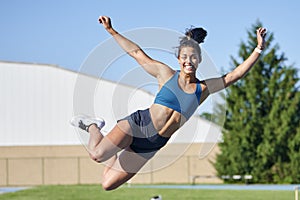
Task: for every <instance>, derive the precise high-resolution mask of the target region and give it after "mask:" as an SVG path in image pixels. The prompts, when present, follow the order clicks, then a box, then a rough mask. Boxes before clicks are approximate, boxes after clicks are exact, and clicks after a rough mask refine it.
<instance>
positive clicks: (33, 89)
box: [0, 62, 221, 146]
mask: <svg viewBox="0 0 300 200" xmlns="http://www.w3.org/2000/svg"><path fill="white" fill-rule="evenodd" d="M81 76H83V75H81ZM77 78H78V74H77V73H76V72H72V71H68V70H65V69H62V68H59V67H57V66H53V65H42V64H32V63H13V62H0V146H18V145H74V144H80V140H79V139H78V136H77V134H76V131H75V129H74V128H73V127H71V126H70V125H69V121H70V119H71V117H72V116H73V113H74V107H73V102H74V88H75V85H76V81H77ZM85 78H86V80H90V81H92V82H97V84H98V85H97V87H96V90H95V93H94V99H93V102H94V104H95V105H94V109H95V110H94V112H95V113H94V114H95V115H97V116H101V117H103V118H104V119H105V120H106V124H107V125H106V126H105V128H104V130H105V131H109V130H110V129H111V128H112V127H113V126H114V124H115V123H116V120H117V119H119V118H120V117H124V116H126V115H127V114H129V113H130V112H132V111H135V110H136V109H144V108H147V107H149V106H150V105H151V103H152V102H153V98H154V97H153V96H152V95H151V94H150V93H147V92H145V91H142V90H134V89H133V88H130V87H128V86H124V85H120V84H115V83H112V82H109V81H105V80H98V79H95V78H93V77H89V76H85ZM116 88H117V89H116ZM122 97H125V98H122ZM127 105H128V106H127ZM76 106H78V105H76ZM82 106H83V107H84V106H85V105H82ZM220 132H221V131H220V128H219V127H217V126H214V125H212V124H211V123H209V122H207V121H205V120H203V119H200V118H198V117H192V118H191V120H190V121H189V122H188V123H187V124H186V125H185V126H184V127H183V128H182V130H181V131H180V132H178V134H177V135H178V136H176V135H175V137H174V138H172V141H171V142H176V143H178V142H179V143H189V142H191V141H194V142H216V141H217V139H218V138H219V136H220Z"/></svg>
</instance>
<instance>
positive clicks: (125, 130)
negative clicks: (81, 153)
mask: <svg viewBox="0 0 300 200" xmlns="http://www.w3.org/2000/svg"><path fill="white" fill-rule="evenodd" d="M131 143H132V135H131V128H130V125H129V123H128V121H127V120H123V121H119V122H118V123H117V124H116V125H115V127H114V128H113V129H112V130H111V131H110V132H109V133H108V134H107V135H106V136H105V137H104V138H103V139H102V140H101V142H100V143H99V144H98V145H97V147H96V149H95V151H94V153H93V157H95V159H94V160H96V161H99V162H103V161H105V160H107V159H109V158H110V157H112V156H114V155H116V153H117V152H119V151H121V150H122V149H125V148H127V147H129V146H130V144H131Z"/></svg>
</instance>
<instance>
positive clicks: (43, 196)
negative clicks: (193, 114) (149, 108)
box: [0, 185, 294, 200]
mask: <svg viewBox="0 0 300 200" xmlns="http://www.w3.org/2000/svg"><path fill="white" fill-rule="evenodd" d="M159 194H160V195H162V199H163V200H177V199H178V200H179V199H184V200H196V199H197V200H201V199H205V200H209V199H214V200H236V199H241V200H260V199H261V200H293V199H294V192H293V191H250V190H247V191H240V190H193V189H156V188H149V189H147V188H134V187H132V188H131V187H126V186H124V187H121V188H119V189H117V190H114V191H108V192H107V191H103V190H102V188H101V186H99V185H55V186H40V187H34V188H32V189H27V190H23V191H19V192H14V193H6V194H2V195H0V200H4V199H5V200H6V199H12V200H13V199H15V200H61V199H64V200H77V199H78V200H85V199H86V200H93V199H95V200H96V199H97V200H99V199H103V200H110V199H111V200H123V199H126V200H150V198H151V197H152V196H155V195H159Z"/></svg>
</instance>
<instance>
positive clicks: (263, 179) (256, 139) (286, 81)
mask: <svg viewBox="0 0 300 200" xmlns="http://www.w3.org/2000/svg"><path fill="white" fill-rule="evenodd" d="M261 26H262V24H261V23H260V22H257V23H256V24H255V25H252V27H251V29H250V30H249V31H247V33H248V40H247V42H243V41H242V42H241V44H240V50H239V54H238V57H239V59H236V58H234V57H231V60H232V65H233V66H238V65H239V64H240V63H241V62H242V61H244V60H245V59H246V58H247V57H248V56H249V55H250V54H251V53H252V52H253V49H254V48H255V47H256V45H257V42H256V29H257V28H258V27H261ZM287 39H288V38H287ZM273 41H274V34H273V33H268V35H267V38H266V49H265V50H264V52H263V54H262V55H261V57H260V59H259V60H258V62H257V63H256V64H255V66H253V68H252V69H251V71H250V72H249V73H248V74H247V75H246V76H245V77H244V78H243V79H241V80H240V81H238V82H237V83H235V84H234V85H232V86H230V87H229V88H228V89H227V92H228V95H227V97H226V103H227V111H226V117H225V123H224V131H223V143H220V144H219V146H220V149H221V153H220V154H219V155H218V156H217V159H216V163H215V167H216V170H217V172H218V174H219V175H220V176H221V175H234V174H240V175H245V174H251V175H252V176H253V179H252V181H253V182H255V183H299V182H300V91H299V78H298V76H297V70H296V69H295V68H294V66H293V65H287V64H286V61H287V58H286V57H285V55H284V53H279V46H278V44H275V45H272V42H273ZM297 84H298V85H297Z"/></svg>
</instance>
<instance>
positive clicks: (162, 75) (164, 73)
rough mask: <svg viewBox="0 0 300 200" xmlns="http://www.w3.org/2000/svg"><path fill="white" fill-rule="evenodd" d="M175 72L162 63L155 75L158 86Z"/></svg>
mask: <svg viewBox="0 0 300 200" xmlns="http://www.w3.org/2000/svg"><path fill="white" fill-rule="evenodd" d="M175 72H176V71H175V70H174V69H172V68H171V67H169V66H168V65H166V64H163V63H162V66H161V67H160V70H159V74H158V76H157V80H158V84H159V85H160V86H161V85H163V84H165V83H166V82H167V81H168V80H169V79H170V78H171V77H172V76H173V75H174V74H175Z"/></svg>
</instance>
